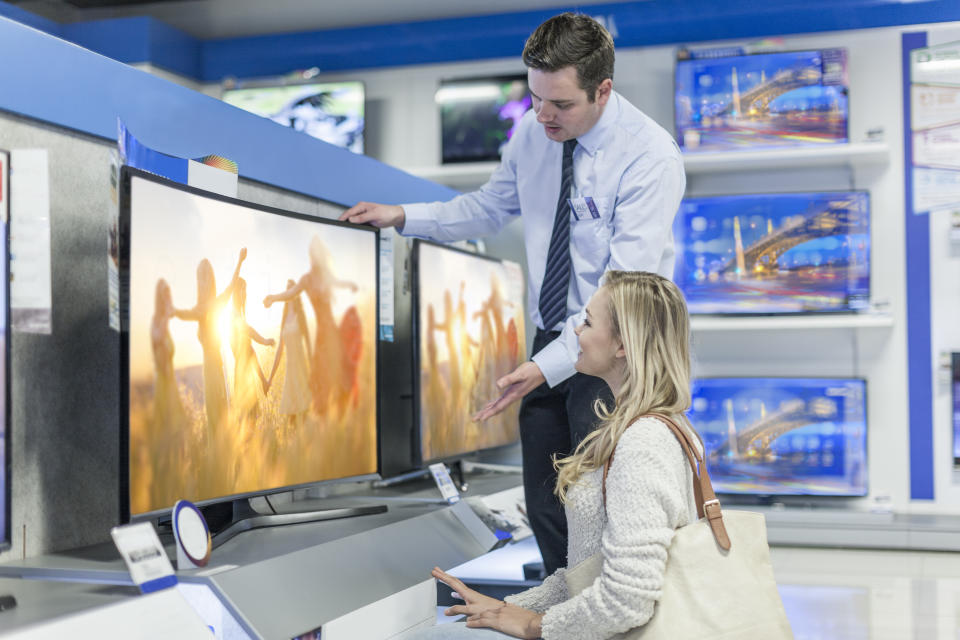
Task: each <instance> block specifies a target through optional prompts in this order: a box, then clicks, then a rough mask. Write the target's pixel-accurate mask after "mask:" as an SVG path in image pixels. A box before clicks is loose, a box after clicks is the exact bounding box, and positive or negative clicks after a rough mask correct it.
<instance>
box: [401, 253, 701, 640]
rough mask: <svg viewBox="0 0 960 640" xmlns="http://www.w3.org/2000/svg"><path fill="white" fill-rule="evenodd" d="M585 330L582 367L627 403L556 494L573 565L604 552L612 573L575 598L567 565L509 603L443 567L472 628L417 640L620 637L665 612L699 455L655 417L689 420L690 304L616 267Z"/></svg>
mask: <svg viewBox="0 0 960 640" xmlns="http://www.w3.org/2000/svg"><path fill="white" fill-rule="evenodd" d="M576 333H577V336H578V338H579V342H580V354H579V358H578V359H577V363H576V369H577V371H580V372H582V373H586V374H589V375H594V376H599V377H601V378H603V379H604V380H605V381H606V382H607V384H608V385H610V388H611V390H612V391H613V393H614V397H615V398H616V406H615V407H614V408H613V410H612V411H610V410H608V409H607V408H606V407H604V406H603V404H602V403H601V402H599V401H598V402H597V407H596V409H597V413H598V415H599V416H600V417H601V424H600V426H599V427H598V428H597V430H596V431H594V432H593V433H591V434H590V435H589V436H587V437H586V438H585V439H584V441H583V442H582V443H581V444H580V446H578V447H577V449H576V451H575V452H574V453H573V455H571V456H569V457H567V458H564V459H562V460H558V461H557V462H556V467H557V470H558V477H557V485H556V493H557V495H558V496H559V497H560V500H561V501H562V502H563V503H564V505H565V508H566V513H567V524H568V527H569V543H568V556H567V557H568V566H574V565H576V564H577V563H579V562H581V561H582V560H584V559H586V558H588V557H590V556H591V555H593V554H594V553H596V552H597V551H601V552H602V556H603V569H602V572H601V575H600V577H599V578H597V580H596V581H595V582H594V584H593V585H591V586H590V587H588V588H587V589H584V590H583V591H582V592H581V593H579V594H578V595H576V596H573V597H570V595H569V594H568V593H567V587H566V583H565V581H564V576H563V574H564V572H565V571H566V570H565V569H560V570H558V571H557V572H556V573H554V574H553V575H551V576H549V577H547V579H546V580H544V582H543V584H541V585H540V586H537V587H534V588H532V589H529V590H527V591H524V592H521V593H518V594H516V595H513V596H509V597H508V598H507V600H506V602H503V601H500V600H496V599H494V598H490V597H487V596H484V595H481V594H479V593H477V592H475V591H473V590H471V589H468V588H467V587H466V586H464V584H463V583H462V582H460V581H459V580H457V579H456V578H454V577H452V576H450V575H448V574H446V573H444V572H443V571H441V570H440V569H439V568H436V569H434V570H433V575H434V577H436V578H437V579H439V580H441V581H443V582H445V583H447V584H448V585H449V586H450V587H451V588H453V589H454V591H456V592H457V593H459V594H460V595H461V596H462V597H463V599H464V601H465V604H463V605H457V606H453V607H450V608H449V609H447V611H446V613H447V615H459V614H466V615H467V616H468V617H467V621H466V627H464V625H462V624H459V625H458V624H447V625H441V626H438V627H433V628H432V629H430V630H428V632H427V633H425V634H423V635H422V636H416V637H418V638H450V637H454V638H455V637H460V635H461V634H462V636H463V637H466V638H478V639H479V638H486V637H490V638H494V637H496V638H501V637H508V636H509V637H518V638H540V637H542V638H544V639H545V640H552V639H554V638H571V639H573V638H576V639H578V640H582V639H587V638H609V637H611V636H614V635H616V634H618V633H621V632H623V631H626V630H628V629H632V628H634V627H638V626H641V625H643V624H645V623H646V622H647V621H648V620H649V619H650V617H651V616H652V615H653V608H654V604H655V603H656V601H657V599H658V598H659V597H660V591H661V588H662V584H663V574H664V568H665V566H666V561H667V549H668V548H669V546H670V542H671V541H672V539H673V535H674V530H675V529H677V528H678V527H682V526H684V525H687V524H689V523H691V522H694V521H695V520H696V518H697V515H696V507H695V504H694V497H693V474H692V473H691V471H690V467H689V465H688V463H687V458H686V457H685V455H684V453H683V450H682V449H681V448H680V443H679V442H678V441H677V439H676V436H674V435H673V433H672V432H671V431H670V429H669V428H668V427H667V426H666V424H664V423H663V422H661V421H660V420H658V419H657V418H655V417H652V416H650V415H649V414H652V413H658V414H664V415H667V416H672V417H674V418H675V420H676V422H678V423H680V424H683V425H685V424H686V422H685V420H684V419H683V413H684V412H685V411H686V410H687V409H688V408H689V406H690V340H689V318H688V315H687V308H686V304H685V303H684V300H683V296H682V295H681V293H680V291H679V290H678V289H677V287H676V286H675V285H674V284H673V283H671V282H670V281H669V280H666V279H665V278H662V277H660V276H658V275H655V274H652V273H642V272H623V271H611V272H609V273H608V274H607V277H606V280H605V282H604V284H603V286H602V287H600V289H598V290H597V292H596V293H595V294H594V295H593V297H592V298H591V300H590V303H589V304H588V305H587V309H586V320H585V321H584V323H583V324H582V325H580V326H579V327H578V328H577V330H576ZM686 428H689V427H688V426H687V427H686ZM691 432H692V431H691ZM608 465H609V470H608V475H607V477H606V480H605V481H604V469H605V467H607V466H608ZM604 493H605V494H606V495H605V497H604ZM477 627H487V629H475V628H477ZM501 632H502V633H501ZM504 634H506V636H505V635H504Z"/></svg>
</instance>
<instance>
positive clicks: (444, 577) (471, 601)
mask: <svg viewBox="0 0 960 640" xmlns="http://www.w3.org/2000/svg"><path fill="white" fill-rule="evenodd" d="M430 575H432V576H433V577H434V578H436V579H437V580H439V581H440V582H442V583H444V584H445V585H447V586H448V587H450V588H451V589H453V590H454V592H456V593H457V594H458V595H459V596H460V597H461V598H462V599H463V601H464V603H465V604H457V605H454V606H452V607H450V608H448V609H447V610H446V611H444V612H443V615H445V616H457V615H462V614H467V615H471V614H474V613H479V612H481V611H486V610H487V609H497V608H499V607H502V606H503V605H504V602H503V600H497V599H496V598H491V597H490V596H485V595H483V594H482V593H480V592H479V591H474V590H473V589H471V588H470V587H468V586H467V585H465V584H463V582H461V581H460V580H459V579H457V578H454V577H453V576H452V575H450V574H449V573H446V572H444V571H441V570H440V567H434V568H433V571H431V572H430Z"/></svg>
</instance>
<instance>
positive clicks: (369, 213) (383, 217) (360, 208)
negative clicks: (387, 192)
mask: <svg viewBox="0 0 960 640" xmlns="http://www.w3.org/2000/svg"><path fill="white" fill-rule="evenodd" d="M339 219H340V220H341V221H346V222H353V223H354V224H371V225H373V226H375V227H379V228H380V229H383V228H385V227H399V228H400V229H401V230H403V224H404V222H406V215H405V214H404V211H403V207H401V206H400V205H396V204H377V203H376V202H358V203H357V204H355V205H353V206H352V207H350V208H349V209H347V210H346V211H344V212H343V213H342V214H341V215H340V218H339Z"/></svg>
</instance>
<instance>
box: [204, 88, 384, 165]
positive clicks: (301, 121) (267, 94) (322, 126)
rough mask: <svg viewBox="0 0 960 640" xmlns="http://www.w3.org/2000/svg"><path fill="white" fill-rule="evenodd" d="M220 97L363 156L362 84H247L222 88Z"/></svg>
mask: <svg viewBox="0 0 960 640" xmlns="http://www.w3.org/2000/svg"><path fill="white" fill-rule="evenodd" d="M221 97H222V99H223V101H224V102H227V103H228V104H232V105H233V106H235V107H239V108H241V109H243V110H245V111H250V112H251V113H255V114H257V115H259V116H263V117H264V118H269V119H271V120H273V121H274V122H277V123H279V124H282V125H283V126H285V127H290V128H292V129H295V130H297V131H302V132H304V133H306V134H307V135H310V136H313V137H314V138H318V139H320V140H323V141H324V142H329V143H330V144H332V145H336V146H338V147H343V148H344V149H349V150H350V151H353V152H354V153H363V135H364V125H365V120H364V86H363V83H362V82H357V81H351V82H308V83H299V84H277V81H272V83H270V84H265V83H264V82H259V83H257V82H251V83H244V84H241V85H239V86H237V87H235V88H227V89H224V90H223V95H222V96H221Z"/></svg>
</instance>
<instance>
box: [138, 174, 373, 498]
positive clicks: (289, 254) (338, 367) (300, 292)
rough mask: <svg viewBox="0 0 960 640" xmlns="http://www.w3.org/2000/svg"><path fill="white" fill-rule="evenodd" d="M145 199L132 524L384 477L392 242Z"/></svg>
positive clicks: (142, 183)
mask: <svg viewBox="0 0 960 640" xmlns="http://www.w3.org/2000/svg"><path fill="white" fill-rule="evenodd" d="M131 186H132V189H131V191H132V206H131V222H130V228H131V235H130V238H131V239H130V305H129V308H130V316H129V327H130V329H129V339H128V346H129V348H128V352H129V363H128V367H127V369H128V371H129V390H128V406H129V413H128V415H127V416H126V417H127V421H128V423H129V452H128V453H129V459H130V482H129V486H130V496H129V497H130V504H129V507H130V511H131V513H133V514H144V513H152V512H155V511H163V510H166V509H170V508H171V507H172V506H173V504H174V503H175V502H176V501H177V500H178V499H181V498H183V499H187V500H192V501H194V502H199V501H207V500H212V499H218V498H225V497H229V496H237V495H244V494H249V493H253V492H259V491H264V490H269V489H271V488H280V487H288V486H298V485H304V484H308V483H312V482H319V481H323V480H329V479H333V478H343V477H353V476H363V475H367V474H372V473H375V472H376V469H377V439H376V407H377V403H376V393H377V385H376V381H377V375H376V358H375V353H376V341H377V335H378V327H377V300H376V291H377V268H376V265H377V236H376V234H375V233H374V232H372V231H370V230H369V229H358V228H354V227H352V226H351V227H345V226H340V225H332V224H324V223H322V222H320V221H318V220H315V219H307V218H303V217H299V216H293V215H279V214H277V213H274V212H269V211H263V210H258V209H256V208H254V207H248V206H245V205H243V204H241V203H236V202H229V201H221V200H217V199H213V198H207V197H204V196H202V195H198V194H194V193H188V192H184V191H180V190H177V189H175V188H171V187H169V186H166V185H163V184H159V183H154V182H152V181H149V180H137V179H135V180H134V181H132V185H131ZM238 253H239V259H238ZM241 274H242V276H243V277H242V278H241ZM278 291H279V292H280V293H279V294H278ZM271 294H274V295H273V296H271ZM265 298H266V299H268V301H269V303H268V305H267V306H264V305H262V304H259V301H261V300H264V299H265ZM270 298H273V299H270ZM304 298H306V300H309V302H310V305H311V308H312V311H313V313H309V312H306V313H305V310H304V307H305V306H306V304H307V303H306V300H305V299H304ZM253 301H256V303H254V302H253ZM273 302H283V303H284V304H282V305H281V304H272V303H273ZM267 367H270V368H269V369H267ZM266 373H269V375H264V374H266Z"/></svg>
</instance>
